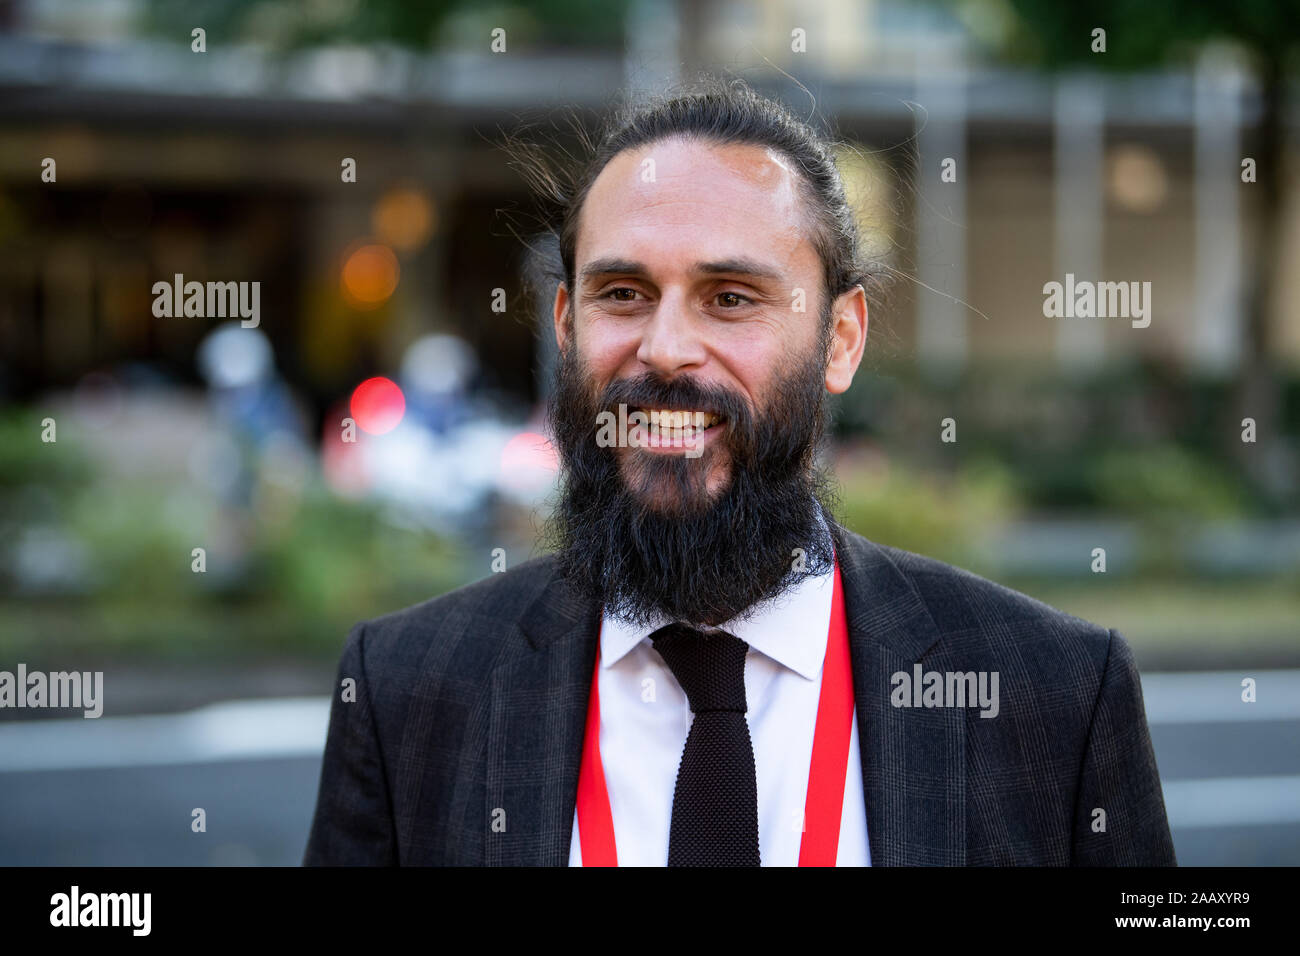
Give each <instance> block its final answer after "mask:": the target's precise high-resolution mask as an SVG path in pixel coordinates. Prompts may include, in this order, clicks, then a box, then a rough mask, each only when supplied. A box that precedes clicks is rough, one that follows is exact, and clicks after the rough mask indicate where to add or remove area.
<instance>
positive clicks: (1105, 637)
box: [876, 545, 1112, 661]
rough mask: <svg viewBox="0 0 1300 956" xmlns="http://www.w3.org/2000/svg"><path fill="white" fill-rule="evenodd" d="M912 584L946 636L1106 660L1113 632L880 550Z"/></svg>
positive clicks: (939, 566) (967, 574)
mask: <svg viewBox="0 0 1300 956" xmlns="http://www.w3.org/2000/svg"><path fill="white" fill-rule="evenodd" d="M876 547H878V548H880V550H881V551H882V552H884V554H885V555H886V556H887V557H888V558H889V560H890V561H891V562H892V563H893V564H894V566H895V567H896V568H897V569H898V570H899V572H900V573H901V574H902V575H903V576H904V577H905V578H906V579H907V580H908V582H909V583H910V584H911V585H912V587H913V588H914V589H915V590H916V593H917V594H918V595H919V596H920V598H921V601H922V602H923V603H924V604H925V607H926V610H927V611H929V613H930V616H931V618H933V619H934V622H935V624H936V626H937V627H938V628H939V631H940V632H941V633H943V634H948V635H952V634H956V633H958V632H962V631H982V632H995V633H1001V634H1003V635H1006V636H1008V637H1012V638H1014V639H1017V640H1018V641H1019V640H1048V641H1054V642H1057V643H1061V644H1068V645H1071V646H1072V649H1077V650H1083V651H1085V652H1086V653H1087V654H1088V655H1089V656H1090V657H1095V658H1098V659H1100V660H1103V661H1104V660H1105V657H1106V654H1107V652H1108V649H1109V647H1110V643H1111V637H1112V632H1111V631H1110V629H1109V628H1107V627H1104V626H1102V625H1100V624H1096V623H1094V622H1092V621H1088V620H1084V619H1083V618H1080V617H1076V616H1074V615H1073V614H1069V613H1067V612H1065V611H1062V610H1060V609H1059V608H1055V607H1052V606H1051V605H1050V604H1045V603H1044V602H1042V601H1040V600H1038V599H1037V598H1033V597H1030V596H1029V595H1028V594H1024V593H1022V592H1020V591H1017V590H1015V589H1013V588H1009V587H1007V586H1005V585H1003V584H998V583H997V582H996V581H990V580H989V579H988V578H985V577H981V576H980V575H978V574H976V573H974V572H973V571H968V570H966V569H965V568H960V567H957V566H956V565H952V564H947V563H945V562H943V561H940V560H938V559H936V558H931V557H927V556H925V555H922V554H915V553H913V552H911V551H904V550H902V549H901V548H894V547H889V546H887V545H876Z"/></svg>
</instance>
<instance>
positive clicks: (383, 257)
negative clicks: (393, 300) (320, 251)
mask: <svg viewBox="0 0 1300 956" xmlns="http://www.w3.org/2000/svg"><path fill="white" fill-rule="evenodd" d="M400 271H401V270H400V269H399V267H398V265H397V256H395V255H394V254H393V250H392V249H389V248H388V247H387V246H383V245H379V244H370V245H364V246H358V247H357V248H356V249H354V250H352V252H351V253H350V254H349V255H348V256H347V258H346V259H345V260H344V262H343V272H342V274H341V275H340V277H339V278H340V284H341V285H342V288H343V295H344V297H345V298H346V299H347V300H348V302H350V303H351V304H352V305H354V306H356V307H357V308H359V309H373V308H377V307H378V306H380V305H383V303H385V302H387V301H388V298H389V297H390V296H391V295H392V294H393V291H394V290H395V289H396V288H397V278H398V275H399V273H400Z"/></svg>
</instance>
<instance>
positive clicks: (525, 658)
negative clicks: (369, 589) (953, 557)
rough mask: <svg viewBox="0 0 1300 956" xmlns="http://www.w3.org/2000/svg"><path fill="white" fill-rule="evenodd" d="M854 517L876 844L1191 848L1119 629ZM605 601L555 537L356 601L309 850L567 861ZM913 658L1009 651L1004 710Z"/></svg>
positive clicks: (445, 860)
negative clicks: (994, 711) (417, 589)
mask: <svg viewBox="0 0 1300 956" xmlns="http://www.w3.org/2000/svg"><path fill="white" fill-rule="evenodd" d="M834 533H835V537H836V542H837V552H838V556H839V562H840V570H841V574H842V577H843V582H844V600H845V610H846V614H847V617H848V624H849V643H850V647H851V654H852V668H853V685H854V692H855V694H856V700H857V714H858V722H859V723H858V730H859V736H860V739H861V751H862V780H863V787H864V791H865V794H866V806H867V832H868V840H869V841H870V844H871V861H872V863H873V865H877V866H880V865H885V866H898V865H948V866H960V865H1009V864H1015V865H1070V864H1073V865H1083V866H1088V865H1092V866H1097V865H1101V866H1113V865H1145V866H1152V865H1173V864H1174V862H1175V861H1174V850H1173V843H1172V840H1171V839H1170V835H1169V824H1168V822H1167V820H1166V818H1165V807H1164V800H1163V798H1162V795H1161V791H1160V778H1159V775H1158V773H1157V771H1156V762H1155V756H1154V754H1153V753H1152V749H1151V739H1150V735H1149V733H1148V731H1147V723H1146V716H1145V713H1144V711H1143V706H1142V691H1141V686H1140V684H1139V682H1138V673H1137V668H1136V666H1135V664H1134V661H1133V654H1132V652H1131V651H1130V650H1129V647H1128V645H1127V644H1126V643H1125V641H1124V639H1123V638H1122V637H1121V636H1120V635H1119V634H1118V633H1116V632H1115V631H1108V630H1107V629H1106V628H1103V627H1098V626H1097V625H1094V624H1090V623H1088V622H1086V621H1082V620H1079V619H1078V618H1075V617H1071V616H1069V615H1067V614H1064V613H1062V612H1060V611H1057V610H1055V609H1053V608H1050V607H1048V606H1047V605H1045V604H1041V603H1039V602H1038V601H1035V600H1033V599H1031V598H1028V597H1026V596H1025V595H1023V594H1019V593H1017V592H1015V591H1011V590H1009V589H1007V588H1004V587H1002V586H1000V585H997V584H994V583H992V582H990V581H986V580H984V579H983V578H980V577H977V576H976V575H974V574H971V573H969V572H967V571H963V570H960V569H958V568H954V567H951V566H950V565H946V564H943V563H941V562H939V561H935V560H932V559H930V558H925V557H921V556H919V555H915V554H911V553H909V552H906V551H900V550H898V549H895V548H889V547H884V546H882V545H878V544H875V543H873V542H871V541H868V540H867V539H866V538H863V537H861V536H859V535H856V534H853V533H851V532H848V531H846V530H845V529H843V528H839V527H836V528H835V529H834ZM599 621H600V609H599V608H598V607H594V606H591V605H590V604H589V603H585V602H583V601H581V600H579V599H577V598H576V597H575V596H574V594H573V593H572V592H571V591H570V589H569V588H568V587H567V585H565V584H564V582H563V580H562V579H560V578H558V577H557V576H556V573H555V562H554V561H553V559H551V558H549V557H545V558H538V559H535V560H532V561H529V562H527V563H524V564H521V565H520V566H519V567H518V568H515V569H513V570H510V571H507V572H505V573H502V574H494V575H492V576H491V577H488V578H486V579H485V580H482V581H479V582H477V583H476V584H472V585H469V586H467V587H464V588H461V589H459V590H457V591H453V592H452V593H450V594H445V595H443V596H442V597H438V598H434V599H433V600H430V601H426V602H424V603H423V604H418V605H416V606H414V607H410V608H407V609H405V610H402V611H398V612H396V613H393V614H388V615H385V616H383V617H379V618H376V619H374V620H372V621H368V622H365V623H362V624H359V625H357V626H356V628H354V629H353V631H352V633H351V635H350V636H349V638H348V640H347V644H346V646H345V647H344V650H343V657H342V661H341V663H340V665H339V681H340V684H336V686H335V697H334V703H333V707H332V709H331V713H330V725H329V739H328V742H327V744H326V746H325V761H324V765H323V767H322V769H321V778H320V792H319V797H318V800H317V804H316V815H315V819H314V820H313V822H312V827H311V835H310V837H309V839H308V843H307V850H306V854H305V857H304V861H303V862H304V863H305V864H343V865H395V864H402V865H421V864H423V865H471V866H481V865H488V866H499V865H551V866H561V865H564V864H566V863H567V862H568V857H569V840H570V836H571V832H572V829H573V810H574V804H575V802H576V799H577V797H576V794H577V787H578V767H579V763H580V761H581V757H582V741H583V728H584V721H585V717H586V710H587V698H588V694H589V689H590V686H591V677H592V668H593V666H594V663H595V656H596V643H597V633H598V628H599ZM916 663H920V664H921V665H923V667H924V669H925V670H926V671H931V670H935V671H940V672H947V671H961V672H968V671H997V672H998V674H999V698H1000V712H999V714H998V716H997V717H995V718H991V719H990V718H983V717H981V716H980V715H979V709H978V708H975V707H970V708H959V707H936V708H917V707H912V708H907V707H895V706H893V705H892V704H891V702H890V694H891V691H892V690H893V685H892V684H891V680H890V679H891V675H893V674H895V673H897V672H899V671H906V672H908V673H909V674H910V673H912V668H913V664H916ZM349 677H350V678H353V679H354V680H355V682H356V699H355V701H354V702H347V703H345V702H343V700H342V696H343V695H342V694H341V692H340V686H341V682H342V681H343V679H345V678H349ZM1097 809H1100V810H1103V811H1105V817H1104V820H1105V829H1104V830H1097V831H1096V832H1094V820H1100V819H1101V817H1100V816H1098V815H1097V814H1096V813H1095V811H1096V810H1097Z"/></svg>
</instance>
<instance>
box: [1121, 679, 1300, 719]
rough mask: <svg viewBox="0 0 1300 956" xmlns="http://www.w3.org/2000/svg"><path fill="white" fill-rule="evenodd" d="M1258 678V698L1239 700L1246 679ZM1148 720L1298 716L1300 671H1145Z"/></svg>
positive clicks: (1144, 695)
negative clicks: (1243, 681) (1247, 701)
mask: <svg viewBox="0 0 1300 956" xmlns="http://www.w3.org/2000/svg"><path fill="white" fill-rule="evenodd" d="M1247 677H1252V678H1254V680H1255V701H1254V702H1253V703H1246V702H1245V701H1243V700H1242V699H1241V695H1242V692H1243V691H1244V690H1245V688H1243V687H1242V686H1241V682H1242V680H1243V679H1245V678H1247ZM1142 697H1143V699H1144V700H1145V702H1146V708H1147V723H1150V724H1219V723H1235V722H1237V721H1242V720H1298V719H1300V670H1277V671H1261V670H1251V669H1250V668H1242V669H1241V670H1239V671H1189V672H1187V673H1185V674H1180V673H1165V674H1143V675H1142Z"/></svg>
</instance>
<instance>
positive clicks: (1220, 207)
mask: <svg viewBox="0 0 1300 956" xmlns="http://www.w3.org/2000/svg"><path fill="white" fill-rule="evenodd" d="M1242 85H1243V82H1242V74H1241V71H1240V69H1239V67H1238V66H1237V64H1236V63H1235V62H1234V61H1233V60H1231V59H1230V58H1229V57H1228V55H1227V54H1225V53H1223V52H1222V51H1218V50H1215V49H1214V48H1210V49H1208V50H1207V51H1206V52H1205V53H1204V54H1203V55H1202V56H1201V57H1200V59H1199V60H1198V61H1197V65H1196V97H1195V123H1196V322H1195V326H1194V328H1193V329H1192V330H1191V331H1192V334H1191V336H1190V343H1189V345H1190V353H1191V354H1190V356H1189V358H1190V360H1191V362H1192V363H1193V364H1194V365H1196V366H1197V367H1199V368H1200V369H1201V370H1202V371H1207V372H1214V373H1219V374H1228V373H1231V372H1233V371H1234V370H1235V369H1236V368H1237V366H1238V365H1239V364H1240V362H1241V356H1242V336H1243V335H1244V327H1243V324H1242V301H1241V293H1242V283H1241V271H1242V270H1241V223H1240V219H1239V209H1238V190H1239V189H1240V188H1241V160H1242V158H1243V157H1242V155H1241V91H1242Z"/></svg>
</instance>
